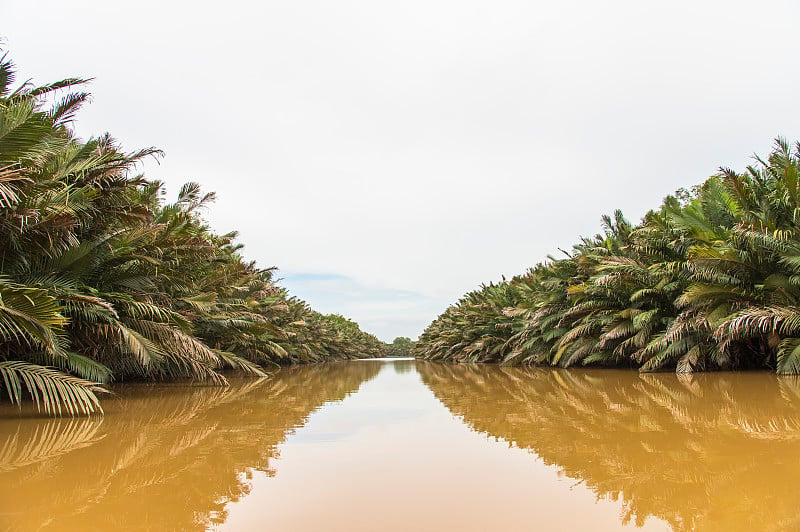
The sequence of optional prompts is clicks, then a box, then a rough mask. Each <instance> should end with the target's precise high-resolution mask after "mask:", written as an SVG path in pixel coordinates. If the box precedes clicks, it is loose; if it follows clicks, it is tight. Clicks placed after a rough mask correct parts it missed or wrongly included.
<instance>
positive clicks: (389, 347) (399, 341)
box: [384, 336, 414, 357]
mask: <svg viewBox="0 0 800 532" xmlns="http://www.w3.org/2000/svg"><path fill="white" fill-rule="evenodd" d="M413 349H414V341H413V340H412V339H411V338H408V337H407V336H398V337H397V338H395V339H394V340H392V343H391V344H385V345H384V352H385V353H386V356H387V357H410V356H412V351H413Z"/></svg>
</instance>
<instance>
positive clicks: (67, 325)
mask: <svg viewBox="0 0 800 532" xmlns="http://www.w3.org/2000/svg"><path fill="white" fill-rule="evenodd" d="M14 77H15V67H14V65H13V64H12V62H11V61H10V60H9V59H8V58H7V57H6V56H5V55H4V56H2V58H0V375H2V380H1V381H0V386H2V387H3V388H4V389H5V392H6V393H7V395H8V397H9V398H10V400H11V401H12V402H14V403H20V402H21V401H22V400H23V399H25V398H26V397H30V398H32V399H33V400H34V401H35V403H36V405H37V407H39V408H40V409H42V410H44V411H46V412H48V413H61V412H66V413H69V414H76V413H91V412H93V411H95V410H97V409H99V402H98V399H97V395H96V392H99V391H103V390H104V388H103V386H102V385H103V384H104V383H108V382H110V381H112V380H117V381H120V380H130V379H144V380H165V379H182V378H189V379H196V380H202V381H206V382H209V383H214V384H225V382H226V379H225V376H224V375H223V370H226V369H234V370H238V371H240V372H244V373H246V374H250V375H254V376H264V375H266V371H267V370H266V368H269V367H271V366H275V365H276V364H285V363H299V362H319V361H326V360H333V359H347V358H358V357H375V356H380V355H382V354H383V344H382V342H380V341H379V340H378V339H377V338H376V337H374V336H372V335H370V334H367V333H365V332H363V331H362V330H361V329H360V328H359V327H358V325H357V324H356V323H354V322H352V321H350V320H348V319H346V318H344V317H342V316H338V315H323V314H320V313H318V312H315V311H314V310H312V309H311V308H310V307H309V306H308V305H307V304H306V303H305V302H304V301H301V300H299V299H297V298H296V297H293V296H291V295H290V294H289V293H287V291H286V290H285V289H284V288H282V287H280V286H279V285H278V284H276V279H275V270H274V268H260V267H258V266H257V265H256V264H255V263H254V262H252V261H248V260H246V259H245V258H244V257H243V256H242V255H241V253H240V250H241V247H242V246H241V244H238V243H237V242H236V233H227V234H217V233H215V232H214V231H213V230H212V229H211V228H210V227H209V226H208V224H207V223H206V222H205V221H204V219H203V216H202V212H203V211H204V209H206V208H207V207H208V206H209V205H210V204H211V203H212V202H213V200H214V194H213V193H204V192H203V191H202V190H201V188H200V186H199V185H198V184H196V183H187V184H186V185H184V186H183V187H182V188H181V189H180V192H179V193H178V196H177V198H176V199H175V200H174V201H166V199H165V191H164V186H163V184H162V183H161V182H160V181H157V180H152V179H148V178H145V177H144V176H143V175H140V174H137V173H136V167H137V164H138V163H140V162H141V161H142V159H144V158H146V157H151V156H152V157H159V156H160V155H161V153H160V152H159V151H158V150H156V149H154V148H148V149H143V150H139V151H135V152H130V153H128V152H124V151H123V150H122V149H121V148H120V146H119V145H118V143H117V142H116V141H115V140H114V139H113V138H112V137H111V136H109V135H108V134H105V135H103V136H100V137H96V138H91V139H89V140H86V141H82V140H80V139H78V138H77V137H76V136H75V135H74V133H73V130H72V125H73V122H74V120H75V115H76V112H77V111H78V109H79V108H80V107H81V105H82V104H84V103H85V102H86V101H87V99H88V97H89V95H88V94H87V93H86V92H82V91H80V89H81V87H82V86H83V85H84V84H85V83H86V80H83V79H75V78H71V79H65V80H61V81H58V82H56V83H52V84H47V85H41V86H37V85H34V84H32V83H30V82H24V83H19V84H15V80H14Z"/></svg>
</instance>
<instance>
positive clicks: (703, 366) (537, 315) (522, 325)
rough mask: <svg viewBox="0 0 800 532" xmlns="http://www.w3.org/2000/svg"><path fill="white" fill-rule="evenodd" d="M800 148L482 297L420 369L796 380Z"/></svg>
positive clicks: (457, 318)
mask: <svg viewBox="0 0 800 532" xmlns="http://www.w3.org/2000/svg"><path fill="white" fill-rule="evenodd" d="M798 176H800V145H798V144H796V145H794V146H791V145H789V143H787V142H786V141H785V140H783V139H778V140H776V142H775V145H774V148H773V150H772V152H771V153H770V154H769V156H768V157H767V158H766V159H762V158H760V157H756V158H755V160H754V163H753V164H752V165H751V166H748V167H747V168H746V169H745V170H744V171H743V172H736V171H734V170H731V169H728V168H722V169H720V171H719V173H718V174H716V175H714V176H712V177H710V178H709V179H707V180H706V181H705V182H704V183H702V184H701V185H698V186H695V187H693V188H692V189H690V190H679V191H678V192H676V193H675V194H673V195H670V196H668V197H667V198H666V199H665V200H664V201H663V203H662V205H661V206H660V207H659V208H658V209H654V210H651V211H650V212H648V213H647V214H646V215H645V217H644V218H643V220H642V221H641V222H640V223H639V224H635V225H634V224H632V223H631V222H629V221H628V220H626V219H625V217H624V216H623V215H622V213H621V212H620V211H616V212H615V213H614V215H613V216H605V217H603V232H602V233H600V234H597V235H595V236H594V237H590V238H581V239H580V242H578V243H577V244H576V245H575V246H573V247H572V249H571V251H569V252H564V256H563V257H559V258H555V257H552V256H550V257H548V260H547V261H545V262H542V263H540V264H538V265H536V266H534V267H533V268H531V269H530V270H529V271H528V272H526V273H525V274H523V275H518V276H515V277H514V278H512V279H510V280H505V279H504V280H503V281H502V282H500V283H491V284H488V285H483V286H481V287H480V288H479V289H478V290H475V291H473V292H470V293H468V294H466V295H465V296H463V297H462V298H461V299H460V300H459V301H458V302H457V303H456V304H454V305H452V306H451V307H449V308H448V309H447V310H446V311H445V312H444V313H442V314H441V315H440V316H439V317H438V318H437V319H436V320H435V321H434V322H433V323H431V324H430V325H429V326H428V328H427V329H426V330H425V331H424V333H423V334H422V335H421V337H420V339H419V341H418V342H417V345H416V347H415V354H416V356H418V357H421V358H425V359H430V360H440V361H456V362H500V363H506V364H531V365H534V364H535V365H550V366H561V367H569V366H575V365H582V366H624V367H635V368H639V370H640V371H643V372H652V371H661V370H674V371H677V372H681V373H688V372H694V371H702V370H718V369H747V368H770V369H773V370H775V371H776V372H777V373H781V374H797V373H798V372H800V183H799V182H798Z"/></svg>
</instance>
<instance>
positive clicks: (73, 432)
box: [0, 359, 800, 532]
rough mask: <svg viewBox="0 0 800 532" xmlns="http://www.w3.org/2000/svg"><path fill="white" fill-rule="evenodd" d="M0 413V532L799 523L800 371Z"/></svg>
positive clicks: (389, 365)
mask: <svg viewBox="0 0 800 532" xmlns="http://www.w3.org/2000/svg"><path fill="white" fill-rule="evenodd" d="M114 391H115V394H114V395H113V396H111V397H108V398H105V399H104V401H103V407H104V410H105V415H104V416H92V417H84V418H62V419H47V418H43V417H39V416H35V415H33V414H32V413H31V412H29V411H27V410H25V411H23V412H22V414H20V412H19V411H18V410H17V409H14V408H10V407H5V406H4V407H3V408H2V409H0V530H12V531H17V530H19V531H30V530H76V531H85V530H207V529H208V530H220V531H241V530H245V531H247V530H277V531H295V530H296V531H314V532H316V531H394V530H397V531H443V530H444V531H449V530H453V531H494V530H504V531H505V530H508V531H515V530H519V531H523V530H525V531H528V530H619V529H632V530H635V529H639V530H796V529H798V528H800V518H799V517H798V513H800V512H799V511H798V505H797V498H796V495H795V494H794V489H793V488H794V486H795V485H796V479H798V478H800V459H799V458H798V457H800V382H798V381H797V380H796V379H787V378H778V377H776V376H774V375H772V374H768V373H716V374H702V375H696V376H694V377H685V376H677V375H674V374H655V375H639V374H638V373H636V372H635V371H619V370H607V371H606V370H572V369H571V370H556V369H549V368H548V369H535V368H508V367H498V366H487V365H480V366H470V365H449V364H448V365H445V364H436V363H430V362H421V361H414V360H403V359H395V360H364V361H348V362H337V363H329V364H320V365H313V366H307V367H294V368H286V369H282V370H280V371H279V372H277V373H276V374H275V375H274V376H272V377H270V378H269V379H264V380H261V381H255V380H239V381H233V382H232V385H231V386H229V387H224V388H223V387H209V386H192V385H186V384H183V385H181V384H161V385H142V384H126V385H121V386H118V387H117V388H115V390H114Z"/></svg>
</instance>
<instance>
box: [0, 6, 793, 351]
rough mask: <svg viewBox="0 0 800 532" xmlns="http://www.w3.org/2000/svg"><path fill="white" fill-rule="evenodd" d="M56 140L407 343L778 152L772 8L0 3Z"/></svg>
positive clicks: (782, 18) (787, 115)
mask: <svg viewBox="0 0 800 532" xmlns="http://www.w3.org/2000/svg"><path fill="white" fill-rule="evenodd" d="M0 13H2V17H1V18H0V37H2V38H3V39H4V42H3V44H2V48H3V49H4V50H5V51H7V52H8V54H9V57H10V58H11V59H12V60H13V61H14V62H15V64H16V65H17V68H18V71H19V77H20V78H23V79H27V78H31V79H32V80H33V81H34V82H36V83H45V82H50V81H55V80H58V79H62V78H66V77H74V76H79V77H91V78H94V79H93V81H92V83H91V84H90V85H89V88H88V90H89V91H90V92H91V93H92V95H93V98H92V102H91V103H90V104H89V105H88V106H86V107H85V109H84V110H83V111H81V113H80V115H79V116H78V120H77V122H76V125H75V130H76V133H77V134H78V135H79V136H81V137H83V138H88V137H91V136H97V135H100V134H102V133H104V132H110V133H111V135H112V136H113V137H115V138H116V139H118V140H119V142H120V143H121V144H122V146H123V147H124V148H125V149H126V150H128V151H133V150H135V149H138V148H142V147H148V146H156V147H158V148H161V149H162V150H163V151H164V152H165V154H166V156H165V157H164V158H163V159H162V160H161V161H160V162H156V161H147V162H146V163H145V164H144V165H143V167H142V170H143V171H144V173H145V174H146V175H147V176H148V177H150V178H152V179H160V180H162V181H164V182H165V183H166V185H167V188H168V190H169V191H170V192H171V194H173V195H174V194H175V193H176V192H177V190H178V189H179V187H180V185H181V184H183V183H184V182H186V181H196V182H198V183H200V184H201V185H202V186H203V188H204V189H205V190H208V191H215V192H216V193H217V196H218V199H217V202H216V204H215V205H214V206H213V207H212V208H211V209H210V210H209V211H208V213H207V215H206V216H207V219H208V221H209V223H210V224H211V225H212V227H214V228H215V229H216V230H218V231H220V232H228V231H232V230H237V231H238V232H239V234H240V241H241V242H242V243H244V244H245V248H244V251H243V253H244V254H245V256H246V257H247V258H248V259H253V260H256V261H257V263H258V264H259V265H260V266H262V267H269V266H277V267H278V268H279V270H280V272H279V277H280V278H281V279H282V281H281V284H282V285H283V286H286V287H287V288H288V289H289V290H290V292H291V293H293V294H295V295H297V296H298V297H300V298H302V299H305V300H306V301H308V303H309V304H310V305H311V306H312V307H314V308H315V309H317V310H319V311H320V312H324V313H340V314H343V315H345V316H348V317H349V318H351V319H353V320H355V321H357V322H358V323H359V324H360V325H361V326H362V328H364V329H365V330H367V331H369V332H371V333H373V334H375V335H377V336H378V337H379V338H381V339H382V340H385V341H391V340H392V339H393V338H394V337H396V336H408V337H411V338H416V337H417V336H418V335H419V334H420V333H421V332H422V330H423V329H424V328H425V326H426V325H427V324H428V323H430V321H431V320H433V319H434V318H435V317H436V316H437V315H438V314H440V313H441V312H443V311H444V310H445V309H446V308H447V306H448V305H450V304H452V303H454V302H456V301H457V300H458V299H459V298H460V297H461V296H462V295H463V294H464V293H465V292H468V291H470V290H473V289H475V288H478V287H479V286H480V284H481V283H488V282H490V281H497V280H499V279H500V278H501V276H502V275H505V276H507V277H508V276H512V275H514V274H518V273H523V272H524V271H525V270H526V269H527V268H529V267H530V266H533V265H534V264H536V263H537V262H540V261H542V260H544V259H545V258H546V256H547V255H548V254H551V253H554V252H557V250H558V249H559V248H563V249H569V248H570V247H571V246H572V244H573V243H575V242H577V240H578V237H579V235H593V234H595V233H596V232H598V231H599V229H600V217H601V216H602V215H603V214H607V213H610V212H613V211H614V210H615V209H617V208H620V209H622V210H623V212H624V213H625V214H626V215H627V216H628V218H629V219H632V220H636V221H638V220H639V219H640V218H641V216H642V215H643V214H644V213H645V212H646V211H647V210H649V209H651V208H656V207H658V205H659V204H660V202H661V200H662V198H663V197H664V196H665V195H667V194H669V193H671V192H673V191H674V190H676V189H677V188H680V187H689V186H692V185H694V184H698V183H700V182H701V181H702V180H703V179H705V178H706V177H708V176H710V175H712V174H713V173H714V172H716V171H717V169H718V168H719V167H721V166H724V167H731V168H734V169H743V168H744V167H745V165H747V164H750V163H752V162H753V161H752V157H753V154H762V155H765V154H767V153H768V152H769V149H770V147H771V146H772V144H773V140H774V139H775V138H776V137H778V136H783V137H785V138H787V139H789V140H790V141H796V140H800V111H798V110H797V106H796V98H797V94H798V88H800V69H798V68H797V54H798V51H800V33H798V32H797V30H796V25H797V21H798V20H800V4H798V3H797V2H794V1H772V0H763V1H760V2H752V1H746V2H742V1H701V0H692V1H684V0H675V1H671V2H642V1H641V0H630V1H609V2H596V1H577V0H566V1H559V2H541V1H530V0H529V1H510V0H509V1H507V0H492V1H474V0H402V1H401V0H383V1H378V0H337V1H335V2H332V1H329V0H328V1H323V0H292V1H281V2H277V1H271V0H265V1H262V2H245V1H240V0H229V1H226V2H180V1H173V0H161V1H158V2H155V1H149V0H142V1H137V2H108V1H81V0H71V1H69V2H60V1H44V0H42V1H37V2H31V1H29V0H27V1H17V0H0Z"/></svg>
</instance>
